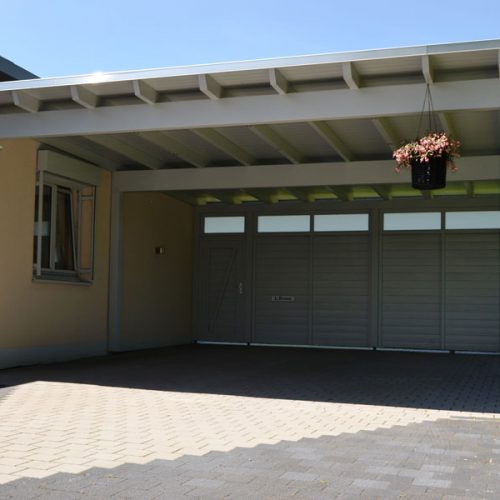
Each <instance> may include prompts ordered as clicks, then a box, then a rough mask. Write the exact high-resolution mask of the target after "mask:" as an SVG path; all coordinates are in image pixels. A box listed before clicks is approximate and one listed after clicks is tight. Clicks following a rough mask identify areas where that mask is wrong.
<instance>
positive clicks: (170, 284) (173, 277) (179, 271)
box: [120, 193, 193, 349]
mask: <svg viewBox="0 0 500 500" xmlns="http://www.w3.org/2000/svg"><path fill="white" fill-rule="evenodd" d="M122 214H123V218H122V220H123V261H122V285H123V294H122V313H121V335H120V347H121V348H122V349H137V348H147V347H158V346H166V345H175V344H184V343H189V342H191V302H192V298H191V293H192V292H191V291H192V227H193V209H192V207H190V206H189V205H187V204H185V203H182V202H180V201H177V200H174V199H172V198H170V197H168V196H166V195H164V194H162V193H126V194H124V196H123V207H122ZM159 246H164V247H165V250H166V252H165V254H164V255H156V254H155V247H159Z"/></svg>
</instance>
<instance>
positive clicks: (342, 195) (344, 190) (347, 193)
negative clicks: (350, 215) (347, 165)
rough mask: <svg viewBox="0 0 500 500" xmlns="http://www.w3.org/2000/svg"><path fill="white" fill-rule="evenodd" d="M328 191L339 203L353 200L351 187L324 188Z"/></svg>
mask: <svg viewBox="0 0 500 500" xmlns="http://www.w3.org/2000/svg"><path fill="white" fill-rule="evenodd" d="M325 187H326V189H327V190H328V191H330V192H331V193H333V194H334V195H335V196H336V197H337V198H338V199H339V200H341V201H352V200H353V199H354V190H353V189H352V187H351V186H325Z"/></svg>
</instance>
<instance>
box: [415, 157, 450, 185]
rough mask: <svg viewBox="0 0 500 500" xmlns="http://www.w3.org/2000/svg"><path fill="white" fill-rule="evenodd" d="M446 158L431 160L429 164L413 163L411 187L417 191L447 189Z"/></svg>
mask: <svg viewBox="0 0 500 500" xmlns="http://www.w3.org/2000/svg"><path fill="white" fill-rule="evenodd" d="M447 163H448V160H447V158H446V157H442V156H441V157H437V158H429V161H428V162H425V161H424V162H422V163H421V162H419V161H413V162H412V164H411V185H412V187H414V188H415V189H442V188H444V187H446V166H447Z"/></svg>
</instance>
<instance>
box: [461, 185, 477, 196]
mask: <svg viewBox="0 0 500 500" xmlns="http://www.w3.org/2000/svg"><path fill="white" fill-rule="evenodd" d="M464 187H465V192H466V194H467V196H468V197H469V198H474V196H475V194H476V193H475V191H476V186H475V185H474V182H472V181H468V182H464Z"/></svg>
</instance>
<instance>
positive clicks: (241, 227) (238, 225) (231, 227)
mask: <svg viewBox="0 0 500 500" xmlns="http://www.w3.org/2000/svg"><path fill="white" fill-rule="evenodd" d="M204 232H205V233H207V234H213V233H244V232H245V217H243V216H238V217H205V227H204Z"/></svg>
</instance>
